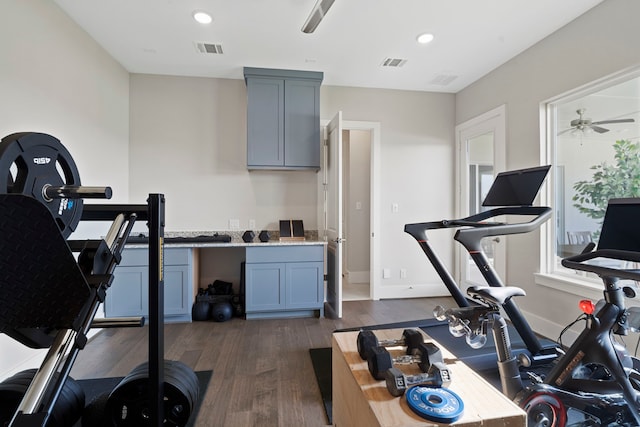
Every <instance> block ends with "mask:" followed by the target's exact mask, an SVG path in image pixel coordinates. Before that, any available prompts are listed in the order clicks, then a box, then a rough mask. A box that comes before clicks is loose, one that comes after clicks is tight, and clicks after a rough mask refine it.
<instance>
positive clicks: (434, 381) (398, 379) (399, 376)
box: [385, 362, 451, 397]
mask: <svg viewBox="0 0 640 427" xmlns="http://www.w3.org/2000/svg"><path fill="white" fill-rule="evenodd" d="M385 380H386V383H387V390H389V393H391V395H392V396H395V397H398V396H402V395H403V394H404V392H405V390H407V389H408V388H409V387H413V386H414V385H429V386H432V387H447V386H448V385H449V384H451V372H450V371H449V368H447V365H445V364H444V363H442V362H436V363H433V364H432V365H431V366H430V367H429V371H428V372H426V373H423V374H418V375H405V374H403V373H402V371H401V370H400V369H398V368H391V369H389V370H387V371H386V372H385Z"/></svg>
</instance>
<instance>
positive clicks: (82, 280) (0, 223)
mask: <svg viewBox="0 0 640 427" xmlns="http://www.w3.org/2000/svg"><path fill="white" fill-rule="evenodd" d="M121 215H124V216H125V217H126V218H131V217H132V216H135V219H136V220H146V221H147V225H148V228H149V402H150V414H149V415H150V422H151V423H150V424H149V425H151V426H156V427H160V426H162V425H163V420H164V413H163V411H164V407H163V397H164V267H163V248H164V245H163V241H164V225H165V216H164V215H165V199H164V195H162V194H150V195H149V198H148V199H147V204H146V205H144V204H141V205H107V204H100V205H85V206H84V209H83V212H82V220H86V221H113V222H114V224H115V223H116V221H117V219H118V217H121ZM131 226H132V223H131ZM127 231H130V229H128V230H127ZM124 240H126V236H125V239H122V240H121V241H120V242H119V243H118V244H117V251H114V253H110V252H109V255H110V256H112V257H113V258H115V263H116V264H117V262H119V260H120V254H121V252H122V249H123V247H124V245H125V241H124ZM92 242H93V243H95V241H89V240H87V241H68V242H67V241H66V240H65V239H64V237H63V236H62V235H61V234H60V230H59V228H58V226H57V224H56V223H55V221H54V220H53V218H52V216H51V214H50V213H49V212H48V211H47V208H45V207H43V205H42V204H41V203H40V202H38V201H36V200H34V199H32V198H30V197H27V196H23V195H21V194H0V260H1V262H2V274H1V275H0V332H3V333H5V334H7V335H9V336H11V337H12V338H14V339H16V340H17V341H19V342H21V343H22V344H24V345H26V346H28V347H31V348H49V352H48V354H47V357H46V358H45V361H44V362H43V364H42V365H41V366H40V368H39V369H38V372H37V373H36V375H35V377H34V380H33V381H32V384H31V385H30V386H29V389H28V390H27V393H26V394H25V396H24V398H23V399H22V402H21V404H20V406H19V408H18V412H17V413H16V415H15V416H14V418H13V420H12V421H11V424H10V425H11V426H13V427H34V426H43V425H44V424H45V423H46V421H47V419H48V417H49V414H50V411H51V408H52V407H53V405H54V403H55V401H56V399H57V398H58V396H59V394H60V391H61V389H62V387H63V385H64V381H65V380H66V378H67V377H68V375H69V372H70V371H71V367H72V365H73V362H74V361H75V358H76V356H77V354H78V352H79V351H80V350H81V349H82V348H84V345H85V344H86V342H87V337H86V332H88V330H89V328H90V326H91V325H90V324H91V321H92V320H93V317H94V316H95V312H96V310H97V307H98V305H99V303H100V302H101V301H102V300H104V291H105V290H106V289H107V288H108V286H109V285H110V284H111V281H112V280H113V275H112V274H111V273H110V272H109V273H108V274H93V273H90V274H86V273H84V272H83V271H81V268H80V266H79V265H78V263H77V262H76V259H75V257H74V256H73V252H72V251H74V250H81V249H82V248H83V247H85V245H87V244H91V243H92ZM56 301H61V302H62V303H61V304H56V303H55V302H56ZM52 329H53V330H54V332H55V331H58V332H57V333H56V335H55V336H53V335H52V334H51V330H52ZM63 351H64V353H65V354H66V357H65V358H64V361H63V362H60V363H62V365H56V363H58V361H55V360H52V359H53V358H55V357H58V358H59V354H61V353H63ZM60 366H62V368H61V369H60V371H59V375H58V377H57V379H55V380H54V379H53V374H54V372H53V369H54V367H55V368H56V369H58V368H59V367H60ZM25 408H27V409H25Z"/></svg>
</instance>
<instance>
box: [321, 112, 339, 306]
mask: <svg viewBox="0 0 640 427" xmlns="http://www.w3.org/2000/svg"><path fill="white" fill-rule="evenodd" d="M325 144H326V146H325V156H324V162H325V164H324V177H323V178H324V189H325V191H324V193H325V238H326V240H327V303H328V305H329V307H330V310H329V311H333V313H332V314H333V315H334V316H336V317H338V318H341V317H342V242H343V240H344V239H343V235H342V111H338V113H337V114H336V115H335V117H334V118H333V119H332V120H331V121H330V122H329V124H328V125H327V138H326V142H325Z"/></svg>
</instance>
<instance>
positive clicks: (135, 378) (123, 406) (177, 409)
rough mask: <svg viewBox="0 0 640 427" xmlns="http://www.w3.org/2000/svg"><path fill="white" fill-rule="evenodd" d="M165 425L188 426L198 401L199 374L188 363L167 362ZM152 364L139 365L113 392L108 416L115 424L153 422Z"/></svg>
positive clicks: (141, 426) (136, 425) (135, 425)
mask: <svg viewBox="0 0 640 427" xmlns="http://www.w3.org/2000/svg"><path fill="white" fill-rule="evenodd" d="M164 365H165V369H164V425H165V426H184V425H186V423H187V422H188V421H189V417H190V416H191V413H192V411H193V408H194V406H195V404H196V402H197V401H198V393H199V385H198V378H197V377H196V374H195V373H194V372H193V370H191V368H189V367H188V366H187V365H185V364H184V363H181V362H178V361H171V360H165V361H164ZM149 411H150V402H149V364H148V363H143V364H141V365H139V366H137V367H136V368H135V369H134V370H133V371H131V373H129V375H127V376H126V377H125V378H124V379H123V380H122V381H121V382H120V383H119V384H118V385H117V386H116V387H115V388H114V389H113V391H112V392H111V395H110V396H109V399H108V401H107V405H106V410H105V415H106V417H107V418H109V419H110V420H111V421H112V423H113V425H114V426H131V427H144V426H148V425H150V413H149Z"/></svg>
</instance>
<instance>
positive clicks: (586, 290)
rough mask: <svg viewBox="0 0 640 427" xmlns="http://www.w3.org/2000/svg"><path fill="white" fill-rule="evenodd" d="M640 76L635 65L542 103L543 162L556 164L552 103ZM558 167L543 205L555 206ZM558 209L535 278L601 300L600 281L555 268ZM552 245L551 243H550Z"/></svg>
mask: <svg viewBox="0 0 640 427" xmlns="http://www.w3.org/2000/svg"><path fill="white" fill-rule="evenodd" d="M639 76H640V66H634V67H630V68H627V69H624V70H622V71H619V72H617V73H614V74H611V75H609V76H606V77H603V78H601V79H598V80H596V81H593V82H591V83H587V84H585V85H583V86H580V87H578V88H575V89H573V90H570V91H567V92H565V93H563V94H561V95H558V96H555V97H553V98H550V99H548V100H546V101H544V102H542V103H541V104H540V135H541V138H540V164H542V165H545V164H550V165H554V166H555V164H556V159H555V152H554V150H552V149H551V141H552V138H554V136H555V134H557V123H555V120H554V117H553V116H552V114H551V108H550V105H551V104H556V103H558V102H561V101H570V100H574V99H577V98H580V97H584V96H586V95H588V94H589V93H592V92H595V91H599V90H602V89H605V88H607V87H609V86H614V85H616V84H619V83H622V82H624V81H626V80H628V79H631V78H634V77H639ZM555 182H556V176H555V168H554V167H552V168H551V170H550V174H549V177H548V178H547V183H546V184H545V185H544V187H543V190H542V191H541V192H540V199H541V202H542V205H543V206H553V203H552V201H553V200H555V194H554V193H555ZM555 217H556V211H555V209H554V211H553V214H552V215H551V218H550V219H549V221H547V223H546V224H543V226H542V227H541V232H540V265H539V270H538V271H540V273H536V274H535V275H534V281H535V283H536V284H537V285H540V286H544V287H547V288H551V289H554V290H556V291H561V292H565V293H568V294H572V295H577V296H580V297H583V298H590V299H592V300H596V301H597V300H599V299H601V298H602V291H603V289H602V284H601V283H600V282H599V281H595V280H591V279H589V278H586V277H579V276H578V275H576V276H575V277H573V276H572V275H569V274H562V273H559V272H555V271H553V270H552V269H551V267H552V266H553V265H555V256H556V254H555V244H552V243H553V242H555V239H556V236H555V227H554V226H553V224H555V223H556V220H555ZM550 245H551V246H550Z"/></svg>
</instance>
